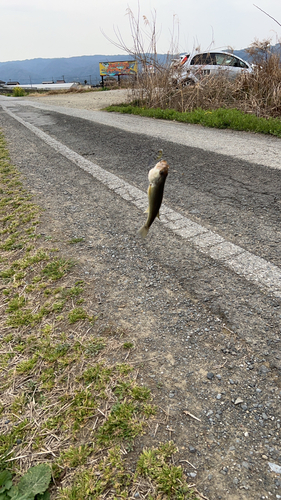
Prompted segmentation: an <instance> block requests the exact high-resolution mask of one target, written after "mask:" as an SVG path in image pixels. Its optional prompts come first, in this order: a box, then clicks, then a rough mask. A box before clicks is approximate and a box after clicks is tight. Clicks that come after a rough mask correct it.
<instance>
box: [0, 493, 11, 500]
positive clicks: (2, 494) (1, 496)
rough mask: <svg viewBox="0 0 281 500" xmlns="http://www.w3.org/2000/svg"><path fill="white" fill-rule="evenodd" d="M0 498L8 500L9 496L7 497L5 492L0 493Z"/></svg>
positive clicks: (0, 499)
mask: <svg viewBox="0 0 281 500" xmlns="http://www.w3.org/2000/svg"><path fill="white" fill-rule="evenodd" d="M0 500H10V497H8V495H7V493H6V492H5V493H0Z"/></svg>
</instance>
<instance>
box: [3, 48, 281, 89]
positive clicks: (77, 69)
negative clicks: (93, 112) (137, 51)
mask: <svg viewBox="0 0 281 500" xmlns="http://www.w3.org/2000/svg"><path fill="white" fill-rule="evenodd" d="M272 50H273V51H280V44H277V45H275V46H274V47H272ZM234 54H236V55H237V56H239V57H241V58H242V59H245V60H246V61H248V60H249V55H248V54H247V52H246V49H241V50H234ZM165 57H166V56H165V54H159V55H158V59H159V61H160V62H161V61H164V60H165ZM131 59H133V58H132V57H130V56H127V55H124V54H123V55H120V54H116V55H113V56H109V55H101V54H100V55H94V56H77V57H60V58H53V59H26V60H25V61H9V62H2V63H1V62H0V80H3V81H5V82H8V81H9V80H12V81H18V82H20V83H21V84H23V85H24V84H29V83H34V84H36V83H42V82H44V81H51V80H53V81H54V82H55V81H56V80H62V79H64V80H65V81H66V82H81V83H84V81H85V80H87V82H88V83H91V84H92V85H96V84H98V83H99V82H100V74H99V62H106V61H126V60H131Z"/></svg>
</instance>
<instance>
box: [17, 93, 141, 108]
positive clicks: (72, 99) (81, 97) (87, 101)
mask: <svg viewBox="0 0 281 500" xmlns="http://www.w3.org/2000/svg"><path fill="white" fill-rule="evenodd" d="M130 95H131V93H130V91H129V90H127V89H120V90H104V91H102V90H97V91H95V92H86V93H81V94H78V93H77V94H76V93H69V94H57V95H44V96H39V97H38V95H36V94H34V95H32V96H29V97H26V98H25V99H27V100H30V101H31V102H32V101H37V102H40V103H42V104H44V103H45V104H52V105H54V106H64V107H66V108H77V109H89V110H98V109H103V108H105V107H106V106H111V105H112V104H121V103H123V102H128V101H130Z"/></svg>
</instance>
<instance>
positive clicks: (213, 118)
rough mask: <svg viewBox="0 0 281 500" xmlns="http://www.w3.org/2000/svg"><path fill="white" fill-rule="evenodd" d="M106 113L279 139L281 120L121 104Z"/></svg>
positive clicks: (221, 110) (230, 112)
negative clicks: (124, 114)
mask: <svg viewBox="0 0 281 500" xmlns="http://www.w3.org/2000/svg"><path fill="white" fill-rule="evenodd" d="M106 111H110V112H112V111H114V112H118V113H129V114H133V115H139V116H146V117H149V118H158V119H161V120H172V121H177V122H183V123H192V124H198V125H203V126H204V127H212V128H220V129H225V128H229V129H232V130H240V131H246V132H256V133H260V134H270V135H275V136H276V137H281V120H279V119H278V118H262V117H258V116H256V115H253V114H250V113H244V112H243V111H240V110H238V109H226V108H219V109H215V110H209V111H206V110H204V109H201V108H198V109H196V110H194V111H190V112H188V111H186V112H184V113H181V112H180V111H176V110H174V109H161V108H145V107H140V106H132V105H130V104H128V105H124V104H123V105H122V106H109V107H107V108H106Z"/></svg>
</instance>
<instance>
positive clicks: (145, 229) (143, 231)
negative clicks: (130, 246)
mask: <svg viewBox="0 0 281 500" xmlns="http://www.w3.org/2000/svg"><path fill="white" fill-rule="evenodd" d="M147 233H148V227H147V226H146V225H144V226H142V227H141V228H140V229H139V230H138V234H139V235H140V236H141V238H142V239H143V240H144V238H145V237H146V235H147Z"/></svg>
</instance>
